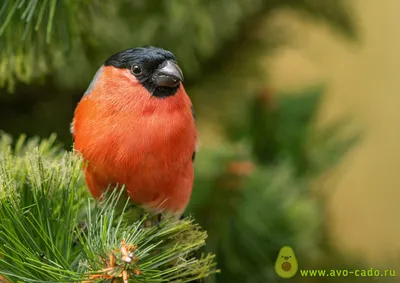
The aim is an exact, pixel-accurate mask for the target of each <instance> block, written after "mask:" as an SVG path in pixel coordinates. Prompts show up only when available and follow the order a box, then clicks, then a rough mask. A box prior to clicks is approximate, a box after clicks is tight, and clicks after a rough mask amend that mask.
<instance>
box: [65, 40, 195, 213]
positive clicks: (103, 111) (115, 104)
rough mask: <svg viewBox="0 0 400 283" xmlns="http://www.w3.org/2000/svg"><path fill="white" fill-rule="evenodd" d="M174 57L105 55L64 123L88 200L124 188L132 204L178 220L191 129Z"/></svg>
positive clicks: (149, 50) (146, 51) (189, 183)
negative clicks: (79, 161) (79, 159)
mask: <svg viewBox="0 0 400 283" xmlns="http://www.w3.org/2000/svg"><path fill="white" fill-rule="evenodd" d="M182 83H183V74H182V71H181V69H180V68H179V66H178V63H177V60H176V58H175V56H174V55H173V54H172V53H171V52H169V51H167V50H164V49H161V48H156V47H139V48H132V49H128V50H125V51H122V52H119V53H116V54H114V55H112V56H111V57H110V58H108V59H107V60H106V61H105V63H104V64H103V65H102V66H101V67H100V69H99V70H98V71H97V73H96V74H95V76H94V78H93V80H92V82H91V83H90V85H89V88H88V89H87V90H86V92H85V94H84V95H83V97H82V99H81V100H80V102H79V103H78V105H77V107H76V109H75V112H74V118H73V121H72V124H71V132H72V136H73V139H74V148H75V150H76V151H78V152H79V153H80V154H81V155H82V157H83V159H84V160H85V161H86V162H85V164H86V165H85V167H84V171H85V181H86V184H87V186H88V188H89V191H90V193H91V194H92V195H93V196H94V197H95V198H101V196H102V194H103V193H104V192H105V191H106V190H107V188H108V187H109V185H117V184H119V185H125V186H126V192H127V194H128V196H129V197H130V200H131V201H132V202H133V203H136V204H139V205H140V206H142V207H143V208H145V209H147V210H149V211H152V212H156V213H160V212H167V213H170V214H173V215H175V216H178V217H179V216H180V215H181V214H182V213H183V212H184V210H185V208H186V206H187V204H188V202H189V199H190V195H191V192H192V187H193V179H194V169H193V161H194V158H195V148H196V144H197V136H198V135H197V130H196V124H195V118H194V110H193V106H192V103H191V101H190V98H189V97H188V95H187V94H186V91H185V88H184V86H183V84H182Z"/></svg>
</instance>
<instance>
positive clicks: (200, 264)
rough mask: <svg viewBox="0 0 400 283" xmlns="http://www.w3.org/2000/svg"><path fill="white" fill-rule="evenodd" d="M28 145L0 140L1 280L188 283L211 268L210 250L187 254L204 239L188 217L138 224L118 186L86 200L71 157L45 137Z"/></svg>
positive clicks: (212, 270) (140, 220)
mask: <svg viewBox="0 0 400 283" xmlns="http://www.w3.org/2000/svg"><path fill="white" fill-rule="evenodd" d="M28 144H29V143H28ZM30 146H32V144H30V145H26V143H24V142H23V138H22V139H20V140H19V141H18V142H17V143H16V145H15V146H11V140H10V139H9V138H8V137H7V136H3V137H2V138H1V139H0V274H1V275H2V276H3V277H5V278H6V279H7V280H9V281H10V282H16V281H21V282H28V283H30V282H32V283H33V282H109V280H121V279H123V280H125V279H126V280H128V281H129V282H190V281H192V280H195V279H198V278H203V277H206V276H208V275H209V274H212V273H215V272H216V271H215V263H214V256H213V255H211V254H209V255H205V256H202V257H200V258H196V257H194V256H193V252H194V251H196V250H198V249H199V248H200V247H202V246H203V245H205V240H206V238H207V233H206V232H205V231H203V230H202V229H201V228H200V227H199V226H198V225H197V224H195V223H194V221H193V219H184V220H181V221H172V220H168V219H166V220H163V221H162V222H161V223H160V225H159V227H157V226H153V227H149V228H145V227H144V225H143V221H144V219H143V218H137V217H136V218H135V219H134V216H133V215H134V214H133V213H132V211H131V210H129V209H127V204H128V203H129V200H128V201H127V200H125V199H123V198H122V196H123V190H118V191H117V190H114V191H111V193H110V194H109V195H107V196H106V197H105V200H104V201H102V202H101V203H98V202H97V201H95V200H93V199H91V198H88V194H87V189H86V188H85V185H84V182H83V180H82V176H81V175H82V174H81V159H80V158H79V157H78V156H76V155H74V154H72V153H68V152H62V151H53V150H52V148H53V144H52V142H51V141H43V142H41V143H40V144H39V145H38V146H37V147H35V148H34V149H33V150H30V151H26V150H27V149H28V148H30ZM21 152H25V153H26V154H24V155H22V154H20V153H21ZM121 203H123V205H122V208H121ZM82 223H85V225H81V224H82ZM128 281H124V282H128ZM113 282H114V281H113ZM115 282H119V281H115Z"/></svg>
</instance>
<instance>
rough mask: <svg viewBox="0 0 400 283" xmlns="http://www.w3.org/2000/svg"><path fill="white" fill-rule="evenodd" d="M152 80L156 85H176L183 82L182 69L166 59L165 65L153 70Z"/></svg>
mask: <svg viewBox="0 0 400 283" xmlns="http://www.w3.org/2000/svg"><path fill="white" fill-rule="evenodd" d="M153 82H154V83H155V84H156V85H157V86H163V87H176V86H177V85H179V83H180V82H183V74H182V70H181V69H180V68H179V66H178V65H177V64H176V63H174V62H171V61H167V64H166V65H165V66H163V67H162V68H160V69H158V70H157V71H155V73H154V76H153Z"/></svg>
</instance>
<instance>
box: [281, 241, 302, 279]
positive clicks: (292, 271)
mask: <svg viewBox="0 0 400 283" xmlns="http://www.w3.org/2000/svg"><path fill="white" fill-rule="evenodd" d="M298 269H299V265H298V263H297V259H296V256H295V255H294V252H293V249H292V248H291V247H289V246H284V247H282V248H281V250H280V251H279V254H278V257H277V259H276V262H275V272H276V274H278V275H279V276H280V277H282V278H292V277H293V276H295V275H296V273H297V270H298Z"/></svg>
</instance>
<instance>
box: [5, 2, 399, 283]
mask: <svg viewBox="0 0 400 283" xmlns="http://www.w3.org/2000/svg"><path fill="white" fill-rule="evenodd" d="M399 9H400V2H398V1H397V0H382V1H379V2H378V1H374V0H353V1H349V0H324V1H321V0H229V1H227V0H219V1H216V0H213V1H212V0H203V1H200V0H186V1H179V0H153V1H145V0H131V1H128V0H121V1H94V0H93V1H89V0H83V1H56V0H49V1H44V0H35V1H34V0H31V1H23V0H1V1H0V87H1V88H0V129H1V130H4V131H5V132H7V133H10V134H11V135H13V136H15V137H17V136H19V135H20V134H21V133H26V134H27V135H28V136H40V137H48V136H49V135H50V134H51V133H53V132H56V133H57V135H58V139H59V141H60V142H62V143H63V144H64V146H65V148H66V149H70V148H71V146H72V140H71V136H70V133H69V124H70V122H71V120H72V116H73V111H74V108H75V106H76V104H77V102H78V101H79V99H80V97H81V96H82V94H83V93H84V91H85V90H86V88H87V86H88V85H89V83H90V81H91V79H92V77H93V75H94V73H95V72H96V70H97V69H98V68H99V67H100V66H101V64H102V63H103V62H104V60H105V59H106V58H107V57H109V56H110V55H111V54H113V53H115V52H117V51H120V50H123V49H126V48H130V47H135V46H140V45H155V46H160V47H163V48H165V49H169V50H171V51H172V52H173V53H174V54H175V55H176V56H177V58H178V62H179V65H180V66H181V68H182V69H183V72H184V74H185V87H186V89H187V92H188V94H189V96H190V97H191V99H192V101H193V103H194V106H195V109H196V116H197V120H198V126H199V131H200V138H201V150H200V152H199V153H198V154H197V157H196V162H195V168H196V180H195V187H194V192H193V197H192V201H191V204H190V206H189V208H188V213H191V214H193V215H194V216H195V218H196V219H197V220H198V221H199V222H200V223H201V224H202V226H203V227H204V228H205V229H206V230H207V231H208V233H209V241H208V245H207V247H206V249H207V250H208V251H215V252H216V253H217V261H218V265H219V268H221V270H222V272H221V273H220V274H218V275H217V276H215V277H213V278H209V279H208V281H209V282H260V283H264V282H281V281H283V279H279V278H278V276H277V275H276V274H275V272H274V262H275V260H276V257H277V255H278V252H279V249H280V248H281V247H282V246H283V245H290V246H292V247H293V249H294V251H295V253H296V256H297V259H298V261H299V265H300V268H301V269H307V268H325V269H339V268H367V269H369V268H371V267H373V268H377V269H378V268H381V269H389V268H396V267H398V266H399V265H400V259H399V248H400V244H399V243H400V241H399V240H398V239H399V236H400V226H399V224H398V220H397V216H398V210H397V207H398V205H397V200H398V199H399V192H398V188H399V185H400V179H399V178H398V176H397V175H398V174H397V170H396V169H397V168H399V165H400V164H399V160H400V156H399V154H398V153H396V148H397V145H398V142H399V141H400V137H399V134H398V131H396V129H393V127H392V125H393V123H395V121H396V120H398V119H399V114H396V113H397V109H396V108H397V105H399V102H400V101H399V100H400V96H399V92H398V91H399V87H398V83H397V76H396V75H397V73H396V72H397V70H398V66H400V64H399V63H400V62H399V61H398V60H399V59H398V55H397V53H398V50H400V46H399V45H400V41H399V40H397V39H394V40H393V38H395V34H396V33H397V34H398V33H399V29H398V28H396V25H399V24H400V20H399V19H398V17H397V16H396V15H397V14H396V11H398V10H399ZM360 129H362V135H359V133H360ZM349 152H350V153H349ZM348 153H349V154H348ZM398 272H399V273H400V269H399V270H398ZM328 279H329V280H328ZM343 279H344V278H324V279H323V280H324V281H327V282H329V281H331V282H341V281H342V280H343ZM291 280H292V281H294V282H320V281H321V280H322V279H321V278H311V277H301V276H300V275H299V274H298V275H297V276H296V277H295V278H293V279H291ZM346 280H348V281H353V282H366V281H369V280H371V281H377V280H379V282H386V281H388V282H391V281H393V278H362V277H361V278H356V277H348V278H346Z"/></svg>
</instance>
